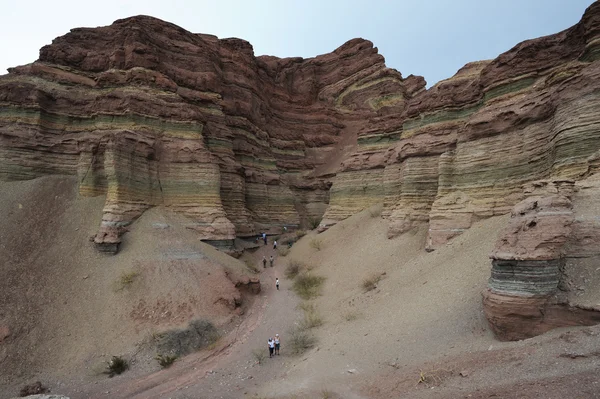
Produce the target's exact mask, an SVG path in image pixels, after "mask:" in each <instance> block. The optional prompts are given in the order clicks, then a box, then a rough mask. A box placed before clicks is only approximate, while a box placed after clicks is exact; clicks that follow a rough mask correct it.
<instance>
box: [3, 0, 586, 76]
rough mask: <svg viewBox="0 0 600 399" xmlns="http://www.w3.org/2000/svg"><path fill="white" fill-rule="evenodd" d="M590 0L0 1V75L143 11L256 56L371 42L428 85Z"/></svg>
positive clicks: (554, 26) (549, 26)
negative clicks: (239, 43) (66, 40)
mask: <svg viewBox="0 0 600 399" xmlns="http://www.w3.org/2000/svg"><path fill="white" fill-rule="evenodd" d="M592 3H593V1H592V0H389V1H384V0H369V1H356V0H297V1H296V0H217V1H216V0H210V1H207V0H189V1H184V0H103V1H94V2H91V1H85V0H53V1H50V0H43V1H40V0H29V1H18V0H0V10H1V13H0V74H4V73H6V68H8V67H11V66H16V65H23V64H27V63H30V62H32V61H34V60H36V59H37V57H38V51H39V49H40V47H42V46H43V45H45V44H49V43H50V42H51V41H52V39H54V38H55V37H57V36H60V35H64V34H65V33H67V32H68V31H69V29H71V28H74V27H82V26H84V27H94V26H103V25H110V24H111V23H112V22H113V21H114V20H116V19H119V18H124V17H128V16H132V15H138V14H145V15H151V16H154V17H157V18H161V19H164V20H166V21H169V22H173V23H175V24H177V25H179V26H181V27H183V28H185V29H187V30H189V31H192V32H195V33H210V34H214V35H217V36H219V37H221V38H224V37H240V38H242V39H245V40H248V41H249V42H250V43H252V45H253V46H254V52H255V54H256V55H263V54H269V55H275V56H278V57H290V56H300V57H305V58H307V57H313V56H315V55H318V54H323V53H327V52H330V51H332V50H334V49H335V48H337V47H339V46H340V45H342V44H343V43H344V42H346V41H347V40H350V39H352V38H354V37H363V38H365V39H369V40H371V41H372V42H373V43H374V44H375V46H377V47H378V48H379V52H380V53H381V54H382V55H383V56H385V59H386V63H387V65H388V66H389V67H392V68H396V69H398V70H399V71H400V72H402V74H403V76H408V75H409V74H411V73H412V74H416V75H422V76H424V77H425V79H426V80H427V82H428V85H429V86H431V85H432V84H434V83H435V82H437V81H439V80H441V79H445V78H448V77H450V76H452V75H453V74H454V73H455V72H456V71H457V70H458V69H459V68H460V67H462V66H463V65H464V64H465V63H467V62H470V61H476V60H482V59H488V58H495V57H496V56H497V55H498V54H500V53H502V52H504V51H506V50H509V49H510V48H511V47H513V46H514V45H515V44H517V43H518V42H520V41H523V40H525V39H531V38H535V37H539V36H544V35H548V34H552V33H556V32H559V31H561V30H563V29H566V28H568V27H570V26H572V25H574V24H575V23H577V22H578V21H579V20H580V18H581V16H582V14H583V12H584V11H585V9H586V7H588V6H589V5H590V4H592Z"/></svg>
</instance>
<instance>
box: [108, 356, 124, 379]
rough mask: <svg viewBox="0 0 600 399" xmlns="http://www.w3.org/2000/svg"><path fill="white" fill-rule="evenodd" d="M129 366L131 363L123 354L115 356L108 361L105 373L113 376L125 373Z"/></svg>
mask: <svg viewBox="0 0 600 399" xmlns="http://www.w3.org/2000/svg"><path fill="white" fill-rule="evenodd" d="M128 368H129V363H127V360H125V359H123V358H122V357H121V356H113V357H112V359H110V361H109V362H108V364H107V366H106V370H105V371H104V373H105V374H108V376H109V377H111V378H112V377H114V376H115V375H118V374H123V373H124V372H125V370H127V369H128Z"/></svg>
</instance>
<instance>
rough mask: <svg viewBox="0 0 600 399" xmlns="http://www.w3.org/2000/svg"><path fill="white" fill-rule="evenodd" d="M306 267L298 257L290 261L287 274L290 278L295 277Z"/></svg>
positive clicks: (286, 269) (286, 270)
mask: <svg viewBox="0 0 600 399" xmlns="http://www.w3.org/2000/svg"><path fill="white" fill-rule="evenodd" d="M305 269H306V264H305V263H304V262H301V261H299V260H296V259H292V260H290V261H289V262H288V265H287V267H286V268H285V276H286V277H287V278H289V279H290V280H291V279H293V278H295V277H296V276H297V275H298V274H300V272H301V271H303V270H305Z"/></svg>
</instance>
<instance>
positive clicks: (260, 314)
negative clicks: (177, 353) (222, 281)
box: [73, 243, 300, 399]
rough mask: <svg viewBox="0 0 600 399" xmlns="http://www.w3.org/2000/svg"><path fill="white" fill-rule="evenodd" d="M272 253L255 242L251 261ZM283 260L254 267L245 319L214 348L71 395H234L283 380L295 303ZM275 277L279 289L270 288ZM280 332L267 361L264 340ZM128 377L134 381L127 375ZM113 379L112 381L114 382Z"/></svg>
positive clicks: (258, 260) (139, 396) (140, 396)
mask: <svg viewBox="0 0 600 399" xmlns="http://www.w3.org/2000/svg"><path fill="white" fill-rule="evenodd" d="M271 254H274V255H275V256H276V254H275V252H274V251H273V250H272V246H271V243H269V245H268V246H261V247H260V248H259V249H258V250H257V251H256V252H255V253H254V255H253V257H254V258H255V259H256V261H257V263H259V262H260V259H262V257H263V255H265V256H267V259H268V257H269V255H271ZM284 259H285V258H276V260H275V263H274V267H273V268H271V267H269V265H268V264H267V268H266V269H263V268H262V264H261V266H260V270H261V272H260V279H261V283H262V291H261V293H260V294H259V295H260V296H259V297H258V298H256V300H255V302H254V304H253V306H252V307H251V308H250V309H249V310H248V314H247V317H246V318H245V319H243V321H242V322H241V323H240V324H239V325H238V326H237V327H236V329H235V330H234V331H233V332H232V333H230V334H229V335H228V336H226V337H224V338H223V339H222V340H220V341H219V344H218V346H217V348H216V349H213V350H211V351H208V350H204V351H200V352H198V353H195V354H192V355H189V356H186V357H184V358H182V359H180V360H178V361H177V362H175V363H174V364H173V366H171V367H170V368H168V369H165V370H161V371H158V372H155V373H152V374H150V375H146V376H143V375H142V376H133V375H130V376H128V375H127V373H125V374H123V375H121V376H118V377H115V378H113V379H112V380H108V381H107V380H105V381H101V382H99V383H98V384H94V385H90V386H88V387H87V388H86V389H83V390H79V391H78V392H76V393H75V395H74V396H73V397H75V398H76V397H90V398H108V397H110V398H115V399H118V398H140V399H141V398H148V399H152V398H156V399H159V398H161V399H162V398H167V397H169V398H197V397H199V395H200V397H207V398H237V397H245V396H246V395H247V394H249V393H250V392H253V391H255V390H256V387H257V386H261V385H262V384H264V383H265V382H267V381H269V380H271V379H273V378H283V379H285V374H286V372H287V368H288V367H289V366H290V363H291V362H290V355H289V352H287V351H286V342H285V340H286V335H287V331H288V330H289V329H290V328H291V327H292V326H293V325H294V323H295V322H296V321H297V319H298V315H299V314H300V312H299V311H297V310H296V308H297V305H298V303H299V300H298V298H297V297H296V295H295V294H294V293H293V292H292V291H291V290H290V289H289V280H286V279H285V278H284V277H283V270H284V268H285V260H284ZM277 277H279V280H280V290H279V291H277V290H276V288H275V278H277ZM275 334H279V335H280V336H281V342H282V348H281V355H280V356H277V357H274V358H273V359H269V356H268V349H267V339H268V338H269V337H273V336H274V335H275ZM255 350H262V351H264V353H265V355H266V359H264V360H263V363H262V364H261V365H258V364H257V362H256V358H255V356H254V354H253V351H255ZM132 377H134V379H132ZM115 383H116V384H115Z"/></svg>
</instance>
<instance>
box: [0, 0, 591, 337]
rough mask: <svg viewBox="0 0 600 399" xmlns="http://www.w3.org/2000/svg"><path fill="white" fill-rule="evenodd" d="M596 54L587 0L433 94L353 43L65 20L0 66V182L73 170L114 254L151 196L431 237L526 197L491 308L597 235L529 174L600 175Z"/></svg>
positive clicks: (493, 286)
mask: <svg viewBox="0 0 600 399" xmlns="http://www.w3.org/2000/svg"><path fill="white" fill-rule="evenodd" d="M599 59H600V4H599V3H597V2H596V3H594V4H592V5H591V6H590V7H589V8H588V10H586V12H585V14H584V16H583V18H582V20H581V21H580V22H579V23H578V24H577V25H575V26H573V27H572V28H570V29H567V30H565V31H563V32H560V33H558V34H555V35H551V36H546V37H542V38H538V39H534V40H528V41H525V42H523V43H520V44H518V45H516V46H515V47H514V48H512V49H511V50H509V51H508V52H506V53H504V54H501V55H500V56H499V57H497V58H496V59H494V60H487V61H480V62H473V63H469V64H467V65H466V66H465V67H463V68H462V69H460V70H459V71H458V73H457V74H456V75H455V76H453V77H452V78H449V79H447V80H444V81H441V82H439V83H437V84H436V85H435V86H433V87H432V88H431V89H428V90H426V89H425V81H424V79H423V78H422V77H418V76H412V75H411V76H408V77H406V78H403V77H402V75H401V74H400V73H399V72H398V71H396V70H393V69H390V68H387V67H386V66H385V63H384V59H383V57H382V56H381V55H379V54H378V52H377V49H376V48H374V47H373V45H372V43H371V42H369V41H367V40H363V39H353V40H350V41H349V42H347V43H345V44H344V45H342V46H341V47H339V48H338V49H336V50H335V51H333V52H332V53H330V54H324V55H320V56H317V57H314V58H310V59H302V58H284V59H281V58H277V57H272V56H260V57H256V56H255V55H254V53H253V49H252V46H251V45H250V44H249V43H248V42H245V41H243V40H240V39H218V38H216V37H214V36H209V35H203V34H193V33H190V32H187V31H185V30H184V29H182V28H179V27H177V26H175V25H173V24H170V23H166V22H163V21H160V20H157V19H155V18H151V17H145V16H138V17H132V18H127V19H122V20H118V21H116V22H115V23H114V24H113V25H111V26H108V27H101V28H93V29H88V28H78V29H73V30H71V32H70V33H68V34H66V35H65V36H62V37H59V38H57V39H55V40H54V41H53V42H52V44H50V45H48V46H45V47H43V48H42V49H41V51H40V58H39V60H38V61H36V62H34V63H32V64H29V65H25V66H20V67H16V68H12V69H11V70H10V71H9V74H8V75H4V76H1V77H0V179H2V180H23V179H32V178H36V177H39V176H43V175H47V174H66V175H76V176H78V178H79V182H80V183H79V185H80V186H79V192H80V195H83V196H97V195H105V196H106V202H105V205H104V216H103V218H102V221H101V222H100V228H99V231H98V233H97V234H96V236H95V238H94V241H95V243H96V245H97V246H98V248H99V249H100V250H102V251H107V252H112V253H114V252H116V251H117V249H118V245H119V243H120V242H121V237H122V235H123V233H124V232H125V231H126V230H127V226H128V225H130V224H131V223H132V222H133V221H134V220H135V219H136V218H138V217H139V216H140V215H141V214H142V213H143V212H144V211H145V210H147V209H149V208H150V207H153V206H156V205H164V206H167V207H169V208H171V209H173V210H174V211H176V212H179V213H181V214H183V215H185V216H187V218H188V219H189V225H188V227H189V228H190V229H193V230H196V231H197V232H198V233H199V237H200V238H201V239H203V240H205V241H207V242H210V243H212V244H213V245H216V246H221V247H223V248H229V247H231V245H232V243H233V240H234V239H235V238H236V237H248V236H252V235H254V234H256V233H258V232H259V231H267V232H272V233H277V232H279V231H280V230H281V228H282V227H283V226H291V227H294V226H299V225H302V224H307V223H308V221H309V220H311V219H320V218H321V217H323V221H322V223H321V227H322V228H327V226H329V225H331V224H334V223H336V222H337V221H339V220H341V219H344V218H346V217H348V216H349V215H352V214H353V213H356V212H357V211H360V210H362V209H364V208H366V207H368V206H371V205H374V204H377V203H382V204H383V211H382V215H383V217H385V218H386V219H388V220H389V236H390V237H393V236H395V235H398V234H401V233H403V232H405V231H407V230H409V229H411V228H413V227H414V226H415V225H416V224H419V223H423V222H426V223H429V235H428V243H427V247H428V249H430V250H433V249H435V248H436V247H438V246H440V245H443V244H444V243H446V242H447V241H448V240H449V239H451V238H452V237H454V236H456V235H458V234H460V233H461V232H462V231H464V230H465V229H468V228H469V227H470V226H471V224H472V223H473V222H475V221H477V220H479V219H481V218H486V217H490V216H494V215H500V214H505V213H508V212H510V210H511V209H512V208H513V206H514V205H515V204H517V203H520V201H523V200H524V201H525V202H522V203H520V204H519V205H518V207H517V208H516V210H515V211H514V212H515V213H514V218H513V221H512V224H511V227H510V228H511V229H512V230H511V231H509V232H508V233H506V234H505V235H503V238H502V239H503V240H504V241H501V243H500V244H499V247H498V249H497V250H496V252H494V255H493V258H494V271H493V277H492V279H491V282H490V292H489V293H488V295H487V297H486V304H487V305H486V306H487V311H488V316H489V317H490V319H493V318H494V317H496V316H494V312H496V311H495V310H493V309H492V308H493V307H494V306H495V305H494V303H495V302H494V301H496V302H498V301H500V302H502V301H507V300H509V299H508V297H507V295H513V294H514V295H516V296H515V297H514V298H521V297H523V296H531V295H533V296H541V297H544V298H546V296H547V295H550V294H551V293H552V292H554V290H555V289H556V287H557V284H558V283H557V281H560V265H561V260H560V259H561V256H562V255H561V253H562V252H561V251H562V250H563V247H564V246H565V245H567V246H569V245H570V247H571V248H572V250H573V251H574V252H578V253H585V252H586V251H588V249H587V248H586V246H585V245H583V244H582V241H578V242H574V243H572V244H568V243H567V241H568V240H569V239H570V237H573V236H578V235H583V236H585V237H586V238H587V239H589V240H591V241H590V242H597V241H595V240H597V238H598V237H597V236H595V235H594V234H595V233H594V234H592V235H591V236H589V235H588V236H586V234H588V233H589V231H590V230H589V228H590V223H591V222H589V221H588V222H585V223H584V222H581V223H579V222H577V221H576V220H574V219H573V216H572V215H570V214H569V212H570V209H571V208H570V206H571V202H570V201H571V200H570V195H567V194H561V192H562V191H561V190H563V189H564V187H567V186H569V184H570V183H569V184H566V183H564V184H563V183H556V184H558V186H556V187H558V188H556V190H557V191H558V194H555V195H553V196H547V195H544V196H542V197H539V198H538V197H533V196H532V195H530V193H528V192H527V189H526V188H524V187H527V185H528V184H529V183H531V182H535V181H540V180H547V181H558V182H565V181H566V180H569V181H571V180H572V181H579V180H582V179H585V178H588V177H590V176H593V175H594V174H595V173H596V172H597V171H598V167H599V165H600V162H599V159H600V155H599V154H600V152H599V150H600V135H598V129H600V119H599V118H598V110H599V109H600V96H599V95H598V93H599V92H600V62H598V60H599ZM553 184H554V183H553ZM552 187H555V185H554V186H552ZM534 205H535V206H534ZM543 210H552V211H551V212H550V213H544V212H545V211H543ZM552 212H559V214H560V216H557V215H555V214H553V213H552ZM531 220H535V221H536V222H535V223H538V224H536V225H529V224H528V223H530V222H531ZM586 223H587V224H586ZM576 226H579V227H577V228H576ZM594 228H595V227H594ZM546 229H548V230H546ZM542 230H543V232H542V233H540V234H539V235H538V234H537V233H536V234H532V232H538V231H542ZM515 270H517V271H518V273H516V274H515V275H514V276H513V277H510V278H508V277H507V276H508V275H507V271H511V273H512V271H515ZM517 275H520V277H519V276H517ZM532 276H534V277H532ZM498 295H500V296H502V295H504V297H503V298H502V299H498V298H499V297H498ZM511 298H513V297H511ZM510 300H512V299H510ZM518 300H521V299H518ZM545 300H546V299H544V301H545ZM498 317H499V316H498ZM500 319H501V318H500ZM500 319H498V320H499V321H493V324H494V325H495V326H496V328H497V330H498V331H500V330H502V328H503V327H501V324H502V323H503V321H501V320H500ZM543 323H546V324H548V323H549V322H548V320H547V319H545V321H544V322H543ZM542 329H543V328H542ZM538 330H539V329H538ZM536 331H537V330H536ZM507 334H508V333H507Z"/></svg>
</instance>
